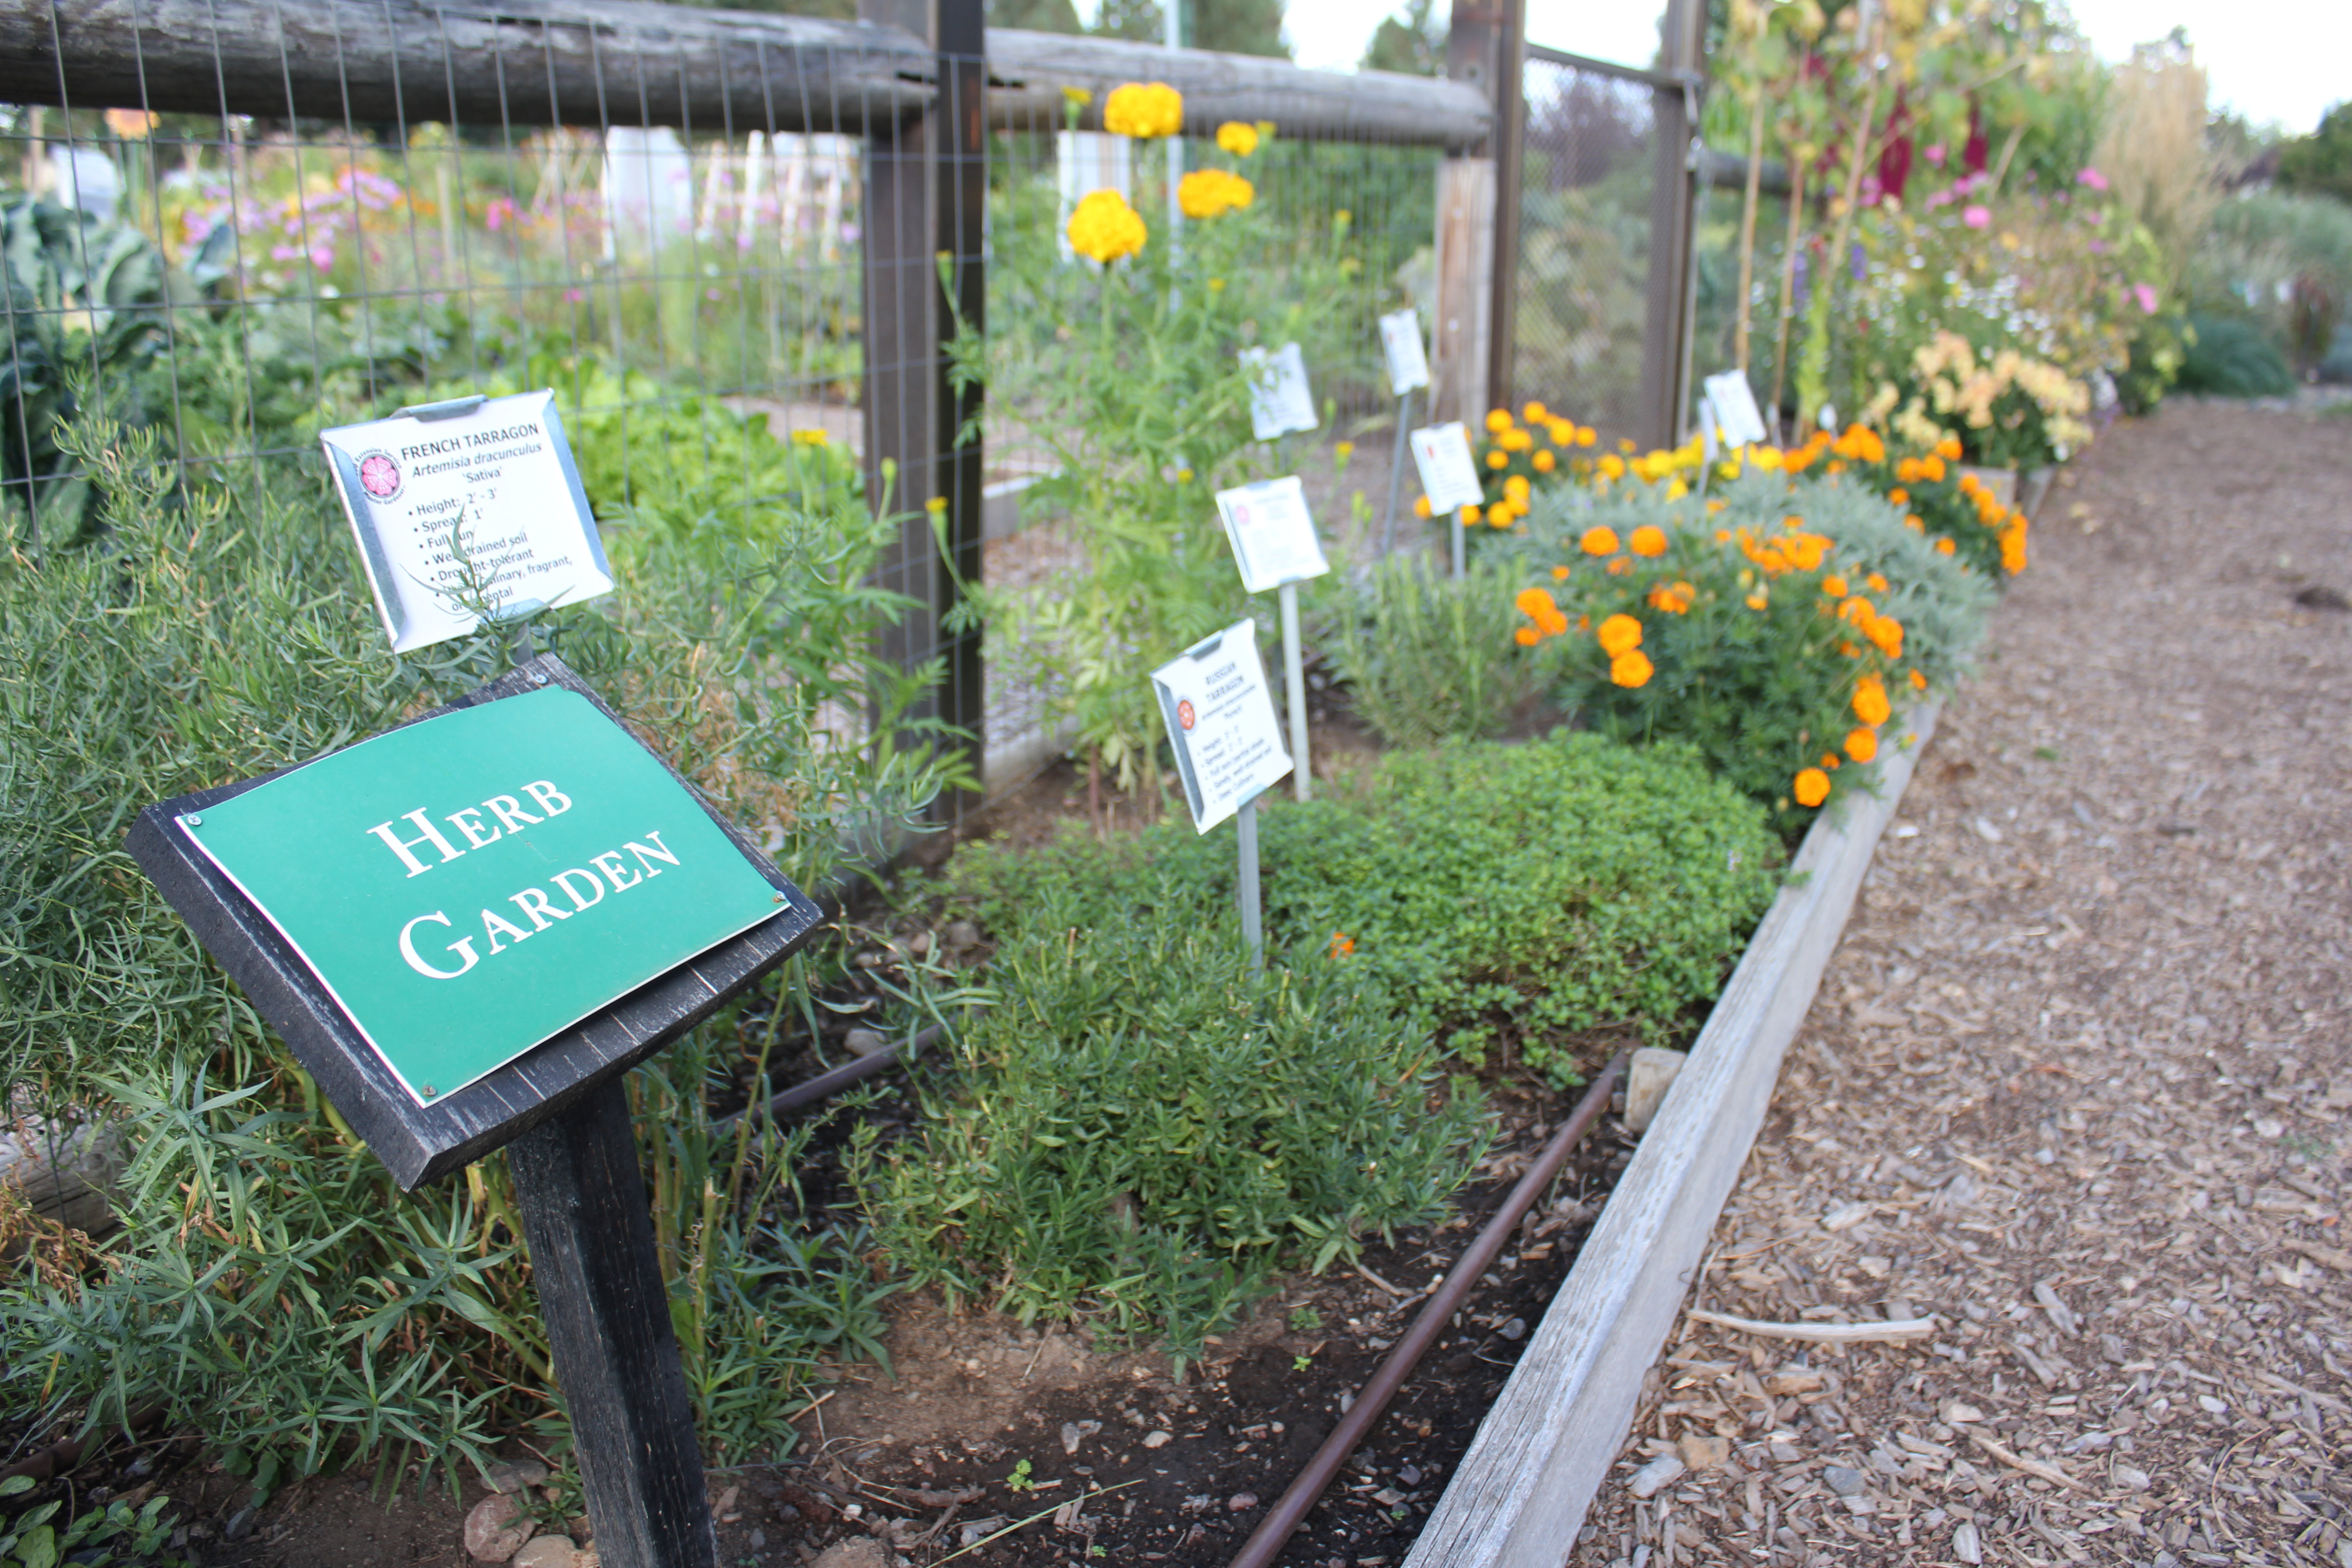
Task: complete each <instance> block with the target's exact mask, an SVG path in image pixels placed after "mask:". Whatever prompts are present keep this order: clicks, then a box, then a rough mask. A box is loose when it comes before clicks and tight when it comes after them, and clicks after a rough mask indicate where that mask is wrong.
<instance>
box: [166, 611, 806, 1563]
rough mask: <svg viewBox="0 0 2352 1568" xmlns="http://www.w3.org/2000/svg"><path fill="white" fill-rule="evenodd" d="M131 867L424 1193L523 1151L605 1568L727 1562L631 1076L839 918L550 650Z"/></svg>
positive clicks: (181, 809) (529, 1210)
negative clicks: (706, 1481)
mask: <svg viewBox="0 0 2352 1568" xmlns="http://www.w3.org/2000/svg"><path fill="white" fill-rule="evenodd" d="M130 847H131V853H132V854H133V855H134V856H135V857H136V858H137V859H138V861H139V863H140V865H141V867H142V868H144V869H145V871H146V872H147V875H148V876H149V877H150V878H152V879H153V880H154V882H155V884H156V886H157V887H158V888H159V889H162V890H163V896H164V897H165V898H166V899H168V900H170V901H171V903H172V905H173V908H175V909H176V910H179V911H180V913H181V915H182V917H183V918H184V919H185V920H186V921H187V922H188V924H189V926H190V928H191V929H192V930H193V931H194V932H195V934H196V936H197V938H198V939H199V940H200V941H201V942H203V943H204V944H205V948H206V949H207V950H208V951H209V952H211V953H212V955H213V956H214V958H215V960H217V961H218V962H219V963H220V965H221V967H222V968H223V969H224V970H226V971H227V972H228V973H229V975H230V977H231V978H233V979H235V980H236V982H237V984H239V985H240V986H242V987H243V988H244V990H245V992H246V994H247V996H249V997H250V998H251V999H252V1001H253V1003H254V1005H255V1006H256V1007H257V1009H258V1010H259V1012H260V1013H261V1015H262V1016H263V1017H264V1018H266V1019H267V1020H268V1022H269V1024H270V1026H272V1027H274V1028H275V1029H277V1030H278V1033H279V1034H280V1035H281V1036H282V1037H284V1038H285V1040H286V1043H287V1044H288V1046H289V1047H291V1048H292V1049H293V1052H294V1055H295V1057H296V1058H297V1059H298V1060H299V1061H300V1062H301V1064H302V1066H303V1068H305V1069H306V1070H307V1071H308V1072H309V1073H310V1076H311V1078H312V1079H315V1080H316V1081H317V1083H318V1085H319V1087H320V1089H322V1090H323V1091H325V1093H326V1095H327V1098H328V1099H329V1100H331V1101H332V1102H333V1104H334V1106H335V1108H336V1110H339V1111H341V1113H342V1115H343V1117H344V1119H345V1121H348V1122H349V1123H350V1125H351V1127H352V1131H355V1132H356V1133H358V1135H359V1136H360V1137H361V1138H362V1139H363V1140H364V1141H365V1142H367V1144H368V1146H369V1147H370V1148H371V1149H372V1150H373V1151H374V1152H375V1153H376V1155H377V1157H378V1158H379V1159H381V1160H383V1163H384V1164H385V1166H386V1167H387V1168H388V1169H389V1170H390V1171H391V1173H392V1174H393V1177H394V1180H395V1181H396V1182H398V1183H399V1184H400V1185H401V1187H402V1188H403V1189H404V1190H407V1191H414V1190H415V1188H417V1187H418V1186H420V1185H422V1184H425V1183H426V1182H430V1181H433V1180H436V1178H438V1177H441V1176H445V1175H447V1174H448V1173H451V1172H453V1171H456V1170H458V1169H460V1168H461V1167H463V1166H465V1165H466V1164H467V1163H470V1162H472V1161H475V1160H478V1159H480V1158H481V1157H482V1156H483V1155H485V1154H488V1153H489V1152H491V1151H492V1150H495V1149H498V1148H499V1147H502V1146H506V1147H509V1148H510V1150H511V1152H510V1155H509V1163H510V1167H511V1169H512V1171H513V1173H514V1181H515V1189H516V1195H517V1198H518V1200H519V1202H520V1209H521V1214H522V1222H523V1229H524V1233H525V1236H526V1238H527V1239H528V1240H529V1242H530V1257H531V1265H532V1269H533V1272H534V1274H535V1276H536V1279H537V1283H538V1288H539V1295H540V1305H541V1311H542V1312H543V1313H544V1314H545V1317H546V1321H547V1331H548V1343H549V1346H550V1348H551V1351H552V1352H553V1355H554V1366H555V1374H556V1378H557V1381H558V1382H559V1383H560V1384H562V1388H563V1391H564V1394H565V1397H566V1400H567V1402H568V1403H569V1405H570V1407H571V1412H572V1442H573V1447H574V1448H575V1450H576V1452H577V1453H578V1455H579V1460H580V1471H581V1477H582V1479H583V1481H584V1482H585V1484H586V1489H587V1495H588V1513H589V1518H590V1519H591V1520H592V1521H593V1523H594V1525H595V1530H596V1546H597V1551H598V1552H599V1553H600V1555H601V1556H602V1558H603V1560H604V1563H606V1564H608V1568H713V1564H715V1563H716V1560H717V1552H718V1542H717V1537H716V1535H715V1533H714V1531H713V1526H712V1522H711V1518H710V1509H709V1500H708V1499H707V1497H706V1495H705V1492H704V1489H703V1476H702V1463H701V1457H700V1450H699V1447H698V1444H697V1443H696V1440H695V1433H694V1420H693V1413H692V1408H691V1405H690V1404H689V1402H688V1395H687V1388H686V1378H685V1373H684V1370H683V1367H682V1365H681V1363H680V1361H679V1357H678V1348H677V1339H676V1337H675V1335H674V1333H673V1331H672V1329H671V1326H670V1316H669V1310H668V1294H667V1290H666V1289H665V1288H664V1286H663V1283H662V1278H661V1270H660V1266H659V1263H658V1261H657V1259H656V1257H655V1253H654V1233H653V1223H652V1217H651V1215H650V1213H649V1211H648V1209H647V1207H646V1190H645V1182H644V1178H643V1175H642V1173H641V1172H640V1170H639V1166H638V1161H637V1148H636V1141H635V1134H634V1132H633V1131H632V1128H631V1124H630V1118H629V1107H628V1100H627V1096H626V1094H625V1092H624V1089H623V1085H622V1081H621V1080H622V1075H623V1074H624V1073H625V1072H626V1071H627V1070H628V1069H629V1068H632V1067H634V1066H635V1065H636V1064H637V1063H638V1062H641V1061H643V1060H645V1059H646V1058H647V1057H650V1056H652V1055H653V1054H654V1053H655V1052H656V1051H658V1050H660V1049H662V1048H663V1047H666V1046H667V1045H668V1044H669V1043H670V1042H671V1041H673V1040H675V1039H676V1038H677V1037H679V1036H680V1035H682V1034H684V1033H685V1032H686V1031H687V1030H688V1029H690V1028H692V1027H693V1026H695V1025H696V1024H698V1023H699V1022H701V1021H702V1020H703V1019H705V1018H707V1017H709V1016H710V1015H711V1014H712V1013H713V1012H715V1011H716V1010H717V1009H718V1008H719V1005H721V1004H723V1003H724V1002H726V1001H727V1000H728V999H729V998H730V997H732V996H733V995H735V994H737V993H738V992H740V991H741V990H742V989H743V988H744V987H745V986H746V985H748V984H751V982H752V981H753V980H754V979H756V978H757V977H758V976H759V975H761V973H765V972H766V971H767V970H769V969H770V968H772V967H773V966H774V965H775V964H777V963H781V962H782V960H783V959H785V958H786V957H788V956H790V955H791V954H792V953H793V952H796V951H797V950H799V949H800V948H801V947H802V946H803V945H805V944H806V943H807V942H808V941H809V940H810V938H811V937H812V936H814V933H815V931H816V930H817V928H818V925H819V923H820V921H821V920H822V919H823V915H822V912H821V911H820V910H818V909H817V907H816V906H815V905H814V903H812V902H811V901H810V900H808V899H807V898H806V897H805V896H804V895H803V893H802V892H801V890H800V889H797V888H795V887H793V885H792V883H791V882H789V881H788V880H786V879H784V877H783V876H782V874H781V873H780V872H778V871H777V870H776V869H775V868H774V867H773V866H772V865H771V864H770V863H769V862H768V861H767V859H766V858H764V857H763V856H762V855H761V853H760V851H759V849H758V847H757V846H756V845H754V844H753V842H752V841H751V839H750V838H749V837H746V836H745V835H744V834H743V833H742V832H741V831H740V830H739V829H738V828H736V827H735V826H733V825H732V824H730V823H729V822H728V821H726V820H725V819H724V818H723V817H721V816H719V813H718V812H717V811H716V810H715V809H714V808H713V807H712V806H711V805H710V804H709V801H707V800H706V799H705V798H704V797H703V796H702V795H701V794H700V793H699V792H698V791H697V790H696V789H695V788H694V786H693V785H692V784H689V783H688V782H687V781H686V779H684V778H683V777H681V776H680V775H679V774H678V773H677V771H676V770H675V769H673V768H671V767H670V766H669V764H668V763H667V762H665V761H664V760H663V759H662V758H660V757H659V756H657V755H656V754H655V753H654V752H650V751H648V750H646V748H645V747H644V746H643V745H642V744H640V743H639V742H637V741H636V739H635V737H634V736H632V735H631V734H630V732H629V731H628V730H627V728H626V727H625V725H623V724H622V722H621V721H620V718H619V716H618V715H617V714H615V713H614V711H613V710H611V709H609V708H607V707H606V706H605V705H604V703H603V702H602V701H601V700H598V699H597V697H596V696H595V694H594V693H593V691H591V690H590V689H588V688H587V687H586V685H585V684H583V682H582V681H581V680H580V679H579V678H578V677H576V676H575V675H573V674H572V671H571V670H570V669H568V668H565V667H564V666H563V664H562V662H561V661H560V660H558V659H556V658H553V657H551V656H543V657H541V658H534V659H531V660H530V661H529V662H527V663H525V664H523V665H521V666H520V667H519V668H516V669H514V670H513V671H511V672H509V674H507V675H504V676H501V677H500V678H499V679H497V680H494V681H492V682H490V683H489V684H488V685H487V686H485V687H482V688H481V689H478V690H476V691H473V692H470V693H468V694H467V696H465V697H463V698H460V699H458V700H457V701H455V702H452V703H450V704H449V705H447V706H446V707H444V708H440V709H436V710H433V711H432V712H430V713H426V714H425V715H423V716H421V717H420V718H418V719H416V720H415V721H412V722H410V723H408V724H404V725H402V726H401V727H399V728H397V729H394V730H391V731H386V732H385V733H383V734H382V735H379V736H376V737H374V738H373V739H372V740H368V741H363V742H360V743H358V744H357V745H354V746H351V747H348V748H346V749H344V750H343V751H341V752H335V753H332V754H331V755H329V756H326V757H322V758H320V759H319V760H318V761H316V762H313V763H307V764H304V765H302V766H299V767H295V768H289V769H286V770H285V771H283V772H280V773H273V774H271V775H269V776H268V777H267V778H260V779H248V780H246V781H244V782H243V783H239V784H224V785H221V786H219V787H217V788H214V789H207V790H200V791H197V792H196V793H194V794H193V795H182V796H180V797H178V798H176V799H173V800H169V801H165V802H163V803H162V804H161V805H152V806H149V807H148V808H147V809H146V810H145V811H143V812H142V813H141V814H140V816H139V819H138V822H137V823H136V825H135V826H133V827H132V829H131V837H130Z"/></svg>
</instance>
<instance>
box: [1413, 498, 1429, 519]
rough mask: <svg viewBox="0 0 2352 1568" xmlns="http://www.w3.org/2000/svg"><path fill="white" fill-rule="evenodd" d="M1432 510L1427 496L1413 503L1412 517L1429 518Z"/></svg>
mask: <svg viewBox="0 0 2352 1568" xmlns="http://www.w3.org/2000/svg"><path fill="white" fill-rule="evenodd" d="M1430 510H1431V509H1430V505H1429V498H1428V497H1427V496H1423V497H1421V498H1420V499H1419V500H1415V501H1414V502H1413V503H1412V515H1413V516H1415V517H1427V516H1429V515H1430Z"/></svg>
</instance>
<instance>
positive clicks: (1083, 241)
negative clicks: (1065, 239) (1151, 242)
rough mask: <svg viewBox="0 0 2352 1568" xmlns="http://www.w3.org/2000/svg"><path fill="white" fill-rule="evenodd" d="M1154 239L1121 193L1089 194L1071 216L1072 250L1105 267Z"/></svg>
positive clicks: (1141, 217)
mask: <svg viewBox="0 0 2352 1568" xmlns="http://www.w3.org/2000/svg"><path fill="white" fill-rule="evenodd" d="M1119 90H1120V91H1122V92H1124V91H1125V90H1127V89H1124V88H1121V89H1119ZM1150 235H1151V231H1150V229H1148V228H1146V227H1144V226H1143V215H1142V214H1141V213H1139V212H1137V211H1136V210H1135V209H1134V208H1133V207H1131V206H1129V205H1127V198H1126V197H1125V196H1123V195H1119V194H1118V192H1117V191H1113V190H1100V191H1089V192H1087V195H1085V197H1084V198H1082V199H1081V200H1080V201H1079V203H1078V205H1077V210H1076V211H1075V212H1073V213H1072V214H1070V248H1071V249H1072V250H1075V251H1076V252H1077V253H1078V254H1079V255H1080V256H1083V257H1086V258H1088V259H1089V260H1093V261H1099V262H1101V263H1103V264H1104V265H1105V266H1108V265H1109V264H1110V263H1112V262H1114V261H1117V260H1118V258H1120V257H1122V256H1133V255H1135V254H1136V253H1137V252H1138V251H1140V250H1141V249H1142V248H1143V242H1144V241H1145V240H1146V239H1148V238H1150Z"/></svg>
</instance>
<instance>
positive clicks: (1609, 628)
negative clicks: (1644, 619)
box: [1601, 615, 1642, 658]
mask: <svg viewBox="0 0 2352 1568" xmlns="http://www.w3.org/2000/svg"><path fill="white" fill-rule="evenodd" d="M1641 646H1642V623H1641V622H1639V621H1637V620H1635V619H1634V618H1633V616H1627V615H1615V616H1610V617H1609V618H1608V619H1607V620H1605V621H1603V622H1601V652H1602V653H1605V654H1607V655H1608V656H1609V657H1610V658H1623V657H1624V656H1625V655H1627V654H1629V653H1631V652H1633V650H1634V649H1635V648H1637V647H1641Z"/></svg>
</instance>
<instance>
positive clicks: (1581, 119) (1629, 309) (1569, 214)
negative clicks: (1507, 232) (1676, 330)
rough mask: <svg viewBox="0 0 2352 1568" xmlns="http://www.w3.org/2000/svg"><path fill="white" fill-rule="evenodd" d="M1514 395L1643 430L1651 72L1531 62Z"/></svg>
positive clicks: (1631, 432)
mask: <svg viewBox="0 0 2352 1568" xmlns="http://www.w3.org/2000/svg"><path fill="white" fill-rule="evenodd" d="M1522 82H1523V91H1524V94H1525V102H1526V110H1525V112H1526V116H1527V119H1526V122H1525V128H1524V131H1523V132H1522V148H1523V157H1524V160H1525V163H1524V168H1523V171H1522V174H1521V178H1520V184H1519V202H1520V207H1519V263H1518V297H1517V306H1516V317H1515V323H1514V325H1515V331H1514V341H1513V342H1512V344H1511V353H1512V356H1513V363H1512V383H1513V384H1514V385H1516V386H1517V387H1519V388H1520V389H1522V390H1523V391H1525V392H1527V393H1528V395H1534V396H1538V397H1543V398H1545V399H1547V400H1549V402H1550V403H1551V404H1552V405H1553V406H1555V407H1558V408H1560V409H1562V410H1564V411H1570V412H1573V414H1574V415H1575V416H1576V417H1577V418H1579V419H1581V420H1583V421H1585V422H1586V423H1588V424H1591V425H1592V426H1595V427H1597V428H1598V429H1599V430H1600V431H1601V433H1602V435H1603V436H1605V437H1612V438H1614V437H1634V436H1638V435H1639V434H1640V433H1641V432H1642V430H1643V425H1644V419H1643V413H1644V410H1643V407H1642V402H1641V398H1642V367H1643V355H1644V353H1648V352H1653V351H1654V350H1657V349H1659V348H1660V347H1661V345H1657V344H1654V343H1652V342H1649V340H1648V318H1647V315H1646V312H1647V310H1648V289H1649V288H1650V268H1651V249H1652V245H1653V238H1654V237H1653V226H1654V222H1653V212H1654V205H1655V202H1654V198H1655V194H1656V185H1657V178H1658V174H1657V170H1658V157H1657V151H1658V150H1657V136H1658V122H1657V114H1656V100H1657V96H1658V93H1659V91H1660V89H1659V87H1658V86H1657V85H1656V81H1655V79H1654V77H1652V76H1651V75H1650V74H1649V73H1647V72H1643V71H1636V70H1632V69H1628V68H1617V67H1610V66H1606V65H1603V64H1601V63H1600V62H1596V61H1586V60H1579V59H1576V58H1574V57H1571V56H1566V55H1561V54H1558V53H1556V52H1553V51H1549V50H1535V49H1530V50H1529V51H1528V59H1527V61H1526V64H1525V66H1524V68H1523V72H1522Z"/></svg>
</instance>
